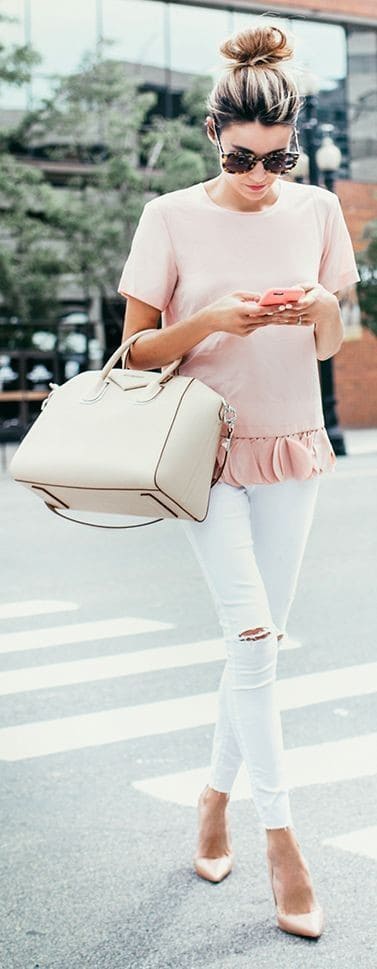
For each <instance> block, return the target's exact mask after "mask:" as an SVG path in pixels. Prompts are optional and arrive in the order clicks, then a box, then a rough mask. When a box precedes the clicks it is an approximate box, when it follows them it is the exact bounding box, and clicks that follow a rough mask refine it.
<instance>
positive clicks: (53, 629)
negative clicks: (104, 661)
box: [0, 616, 172, 653]
mask: <svg viewBox="0 0 377 969" xmlns="http://www.w3.org/2000/svg"><path fill="white" fill-rule="evenodd" d="M159 629H172V624H171V623H169V622H158V621H157V619H139V618H135V617H133V616H120V617H119V619H111V618H108V619H96V620H94V621H93V622H78V623H69V624H68V625H65V626H50V627H49V628H48V629H27V630H26V631H23V632H14V633H2V634H1V635H0V653H16V652H19V651H20V650H24V649H47V647H48V646H61V645H63V644H64V643H88V642H90V641H91V640H93V639H112V638H113V637H118V636H133V635H134V634H136V633H149V632H155V631H157V630H159Z"/></svg>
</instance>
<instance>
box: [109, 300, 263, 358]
mask: <svg viewBox="0 0 377 969" xmlns="http://www.w3.org/2000/svg"><path fill="white" fill-rule="evenodd" d="M260 295H261V294H260V293H255V292H244V291H243V290H237V291H236V292H235V293H226V294H225V296H220V297H219V299H217V300H215V302H214V303H208V305H207V306H203V307H202V308H201V309H200V310H198V311H197V312H196V313H193V315H192V316H189V317H188V318H187V320H179V321H178V322H177V323H172V324H171V325H170V326H167V327H164V328H163V329H162V330H157V322H158V318H159V315H160V310H159V309H157V308H156V307H155V306H151V305H150V304H149V303H145V302H144V301H143V300H140V299H136V297H135V296H128V297H127V307H126V314H125V319H124V327H123V335H122V342H123V341H124V340H126V339H127V338H128V337H129V336H132V335H133V334H134V333H137V332H138V330H146V329H149V328H152V327H155V328H156V334H148V336H146V337H145V338H144V337H143V339H140V340H137V342H136V343H135V344H134V345H133V347H132V348H131V349H130V352H129V356H128V359H129V362H130V369H135V370H148V369H153V368H155V367H165V366H166V365H167V364H168V363H172V362H173V360H177V359H178V358H179V357H183V356H184V355H185V353H187V352H188V350H191V349H192V347H195V346H196V344H197V343H200V341H201V340H204V339H205V337H207V336H209V335H210V334H211V333H215V332H217V331H223V332H225V333H233V334H234V335H235V336H241V337H243V336H248V335H249V334H250V333H252V332H253V330H256V329H257V328H258V327H260V326H267V325H268V324H269V323H270V316H269V312H268V309H267V307H265V306H259V303H258V301H259V297H260ZM131 356H132V361H131ZM122 364H123V365H124V356H123V359H122Z"/></svg>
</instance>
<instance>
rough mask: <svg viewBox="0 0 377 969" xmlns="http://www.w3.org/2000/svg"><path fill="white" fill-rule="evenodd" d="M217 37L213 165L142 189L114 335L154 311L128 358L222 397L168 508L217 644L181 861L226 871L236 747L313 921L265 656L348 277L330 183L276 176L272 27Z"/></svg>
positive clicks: (349, 256) (321, 446)
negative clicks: (210, 456)
mask: <svg viewBox="0 0 377 969" xmlns="http://www.w3.org/2000/svg"><path fill="white" fill-rule="evenodd" d="M220 51H221V53H222V54H224V55H225V57H226V58H227V65H226V67H225V70H224V72H223V73H222V75H221V76H220V78H219V79H218V81H217V83H216V84H215V86H214V88H213V90H212V92H211V93H210V95H209V97H208V101H207V109H208V116H207V118H206V127H207V134H208V137H209V138H210V140H211V142H212V143H213V144H214V146H215V147H216V149H217V150H218V152H219V160H220V166H221V171H220V173H219V175H217V176H216V177H215V178H212V179H209V180H208V181H206V182H198V183H196V184H194V185H191V186H190V187H188V188H186V189H181V190H177V191H173V192H168V193H166V194H165V195H163V196H161V197H158V198H154V199H152V200H151V201H149V202H148V203H147V204H146V205H145V207H144V210H143V212H142V215H141V218H140V221H139V224H138V227H137V229H136V232H135V235H134V238H133V242H132V247H131V251H130V254H129V257H128V259H127V261H126V263H125V266H124V269H123V273H122V276H121V280H120V283H119V287H118V291H119V292H120V293H122V294H123V295H124V296H127V309H126V315H125V327H124V333H123V339H126V338H127V337H128V336H130V335H131V334H133V333H135V332H136V331H137V330H140V329H143V328H148V327H153V326H157V322H158V318H159V315H160V312H161V313H162V329H161V330H159V331H157V332H156V335H151V334H150V335H148V336H146V337H145V338H143V339H140V340H139V341H138V342H137V343H136V344H135V345H134V346H133V347H132V351H131V353H130V355H129V358H128V359H129V363H128V365H129V366H131V367H133V368H136V369H148V368H156V367H160V366H165V365H167V364H168V363H170V362H171V361H172V360H174V359H177V358H178V357H182V358H183V359H182V363H181V365H180V368H179V371H180V373H182V374H192V375H195V376H197V377H199V378H200V379H201V380H203V381H204V382H206V383H208V384H209V385H210V386H211V387H213V388H214V389H215V390H217V391H219V392H220V393H221V394H222V395H223V396H224V397H225V398H226V399H227V400H228V401H229V402H230V403H231V404H233V405H234V407H235V408H236V411H237V424H236V431H235V436H234V439H233V443H232V447H231V450H230V454H229V457H228V461H227V464H226V466H225V469H224V472H223V474H222V476H221V478H220V480H219V482H218V483H217V484H216V485H215V486H214V487H213V488H212V491H211V496H210V503H209V509H208V514H207V517H206V519H205V520H204V521H203V522H193V521H183V520H182V521H181V524H182V527H183V528H184V530H185V532H186V534H187V537H188V539H189V541H190V542H191V544H192V547H193V549H194V551H195V554H196V555H197V558H198V561H199V563H200V566H201V568H202V570H203V573H204V575H205V577H206V580H207V582H208V586H209V588H210V590H211V593H212V595H213V598H214V601H215V603H216V606H217V610H218V616H219V621H220V623H221V626H222V629H223V632H224V639H225V646H226V654H227V662H226V665H225V668H224V672H223V676H222V680H221V684H220V690H219V705H218V720H217V723H216V728H215V734H214V742H213V750H212V760H211V772H210V776H209V783H208V784H207V785H206V787H205V789H204V790H203V791H202V792H201V795H200V798H199V803H198V811H199V821H200V830H199V841H198V847H197V851H196V854H195V858H194V864H195V870H196V871H197V873H198V874H199V875H201V877H203V878H206V879H208V880H210V881H217V882H218V881H220V880H221V879H222V878H224V877H225V876H226V875H227V874H228V873H229V872H230V870H231V867H232V862H233V853H232V845H231V839H230V832H229V824H228V817H227V805H228V802H229V798H230V792H231V788H232V784H233V782H234V780H235V777H236V775H237V773H238V770H239V767H240V765H241V762H242V760H244V761H245V763H246V767H247V771H248V776H249V779H250V785H251V791H252V795H253V800H254V803H255V807H256V810H257V813H258V817H259V818H260V821H261V823H262V825H263V827H264V829H265V831H266V841H267V862H268V868H269V873H270V878H271V886H272V892H273V895H274V901H275V905H276V915H277V924H278V926H279V927H280V928H281V929H283V930H284V931H287V932H291V933H294V934H297V935H307V936H312V937H318V936H319V935H320V934H321V932H322V928H323V924H324V914H323V910H322V907H321V906H320V905H319V903H318V901H317V897H316V895H315V891H314V888H313V885H312V882H311V878H310V873H309V870H308V867H307V864H306V861H305V858H304V857H303V855H302V853H301V850H300V846H299V843H298V841H297V839H296V837H295V834H294V825H293V819H292V813H291V807H290V801H289V791H288V788H287V781H286V777H285V772H284V750H283V739H282V727H281V719H280V712H279V709H278V703H277V694H276V665H277V653H278V644H279V641H281V639H282V637H283V636H284V634H285V629H286V623H287V618H288V614H289V610H290V607H291V605H292V601H293V597H294V593H295V589H296V584H297V580H298V575H299V570H300V566H301V562H302V557H303V553H304V548H305V544H306V541H307V538H308V534H309V530H310V527H311V522H312V519H313V513H314V508H315V502H316V498H317V492H318V485H319V478H320V476H321V474H322V473H324V472H326V471H331V470H332V469H333V467H334V463H335V456H334V453H333V451H332V448H331V444H330V441H329V439H328V436H327V433H326V430H325V428H324V419H323V412H322V406H321V394H320V384H319V375H318V364H317V360H326V359H327V358H329V357H331V356H332V355H333V354H334V353H336V352H337V350H338V349H339V347H340V345H341V342H342V339H343V329H342V321H341V316H340V311H339V304H338V299H337V292H338V291H339V290H341V289H343V288H344V287H346V286H348V285H349V284H351V283H353V282H356V281H357V280H358V279H359V278H360V277H359V275H358V272H357V269H356V264H355V259H354V254H353V250H352V245H351V240H350V237H349V234H348V230H347V228H346V225H345V222H344V218H343V215H342V210H341V208H340V204H339V201H338V198H337V196H336V195H334V194H332V193H330V192H328V191H327V190H326V189H324V188H320V187H317V186H312V185H306V184H305V185H304V184H298V183H295V182H294V181H289V180H283V179H282V178H281V176H282V175H284V173H285V172H287V171H289V169H290V167H292V166H293V165H294V164H295V163H296V161H297V157H298V144H297V129H296V122H297V116H298V112H299V109H300V106H301V104H300V97H299V94H298V90H297V87H296V84H295V81H294V79H293V77H292V76H290V74H289V72H288V70H287V68H286V66H285V65H284V64H283V63H282V62H283V61H284V60H286V59H289V58H290V57H291V56H292V52H293V47H292V44H291V43H290V41H289V40H288V39H287V35H286V34H285V33H284V32H283V31H282V30H280V28H277V27H274V26H266V25H263V26H258V27H256V28H253V29H246V30H243V31H241V32H240V33H238V34H237V35H236V36H233V37H230V38H229V39H227V40H226V41H225V42H224V43H223V44H222V45H221V47H220ZM297 285H301V286H302V288H303V289H304V291H305V294H304V296H302V297H301V298H300V300H299V302H298V303H292V304H290V303H288V302H287V303H285V304H281V305H279V306H275V307H272V306H260V305H259V303H258V300H259V297H260V295H261V293H263V292H264V290H266V289H267V288H270V287H278V288H284V287H292V286H297ZM218 460H219V461H220V460H221V458H220V454H219V457H218ZM292 913H293V914H292Z"/></svg>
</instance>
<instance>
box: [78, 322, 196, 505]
mask: <svg viewBox="0 0 377 969" xmlns="http://www.w3.org/2000/svg"><path fill="white" fill-rule="evenodd" d="M145 333H156V327H153V328H148V329H146V330H138V331H137V333H133V334H132V336H129V337H128V338H127V340H124V341H123V343H121V344H120V346H119V347H118V348H117V349H116V350H114V353H112V354H111V357H109V359H108V360H107V361H106V363H105V364H104V366H103V367H102V370H101V373H100V375H99V377H98V380H97V381H96V383H95V385H94V387H93V389H92V393H91V396H90V397H84V398H82V399H83V400H86V401H89V400H93V399H94V398H95V397H97V396H98V395H99V394H100V393H101V391H102V390H103V388H104V385H105V383H106V378H107V377H108V375H109V373H110V370H112V368H113V367H114V366H115V364H116V363H118V360H120V358H121V356H122V354H123V353H124V351H126V355H125V358H124V362H126V360H127V356H128V352H129V350H130V347H131V346H132V344H133V343H135V342H136V340H138V339H139V337H141V336H143V335H144V334H145ZM181 360H182V357H178V359H177V360H173V362H172V363H169V365H168V366H167V367H165V370H164V372H163V373H159V374H157V376H156V380H153V381H152V382H151V383H150V384H149V385H148V387H147V390H146V393H145V394H144V395H142V397H141V399H142V400H150V399H151V398H152V397H155V395H156V394H157V393H158V392H159V390H160V388H161V386H162V385H163V384H164V383H165V380H167V379H168V378H169V377H170V375H171V374H173V373H174V371H175V370H176V369H177V367H179V364H180V363H181ZM158 520H159V521H160V519H158Z"/></svg>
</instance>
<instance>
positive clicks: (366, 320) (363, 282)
mask: <svg viewBox="0 0 377 969" xmlns="http://www.w3.org/2000/svg"><path fill="white" fill-rule="evenodd" d="M364 238H365V239H369V243H368V245H367V248H366V249H365V251H364V252H363V253H362V254H361V255H360V256H359V258H358V260H357V268H358V270H359V274H360V282H359V283H358V284H357V293H358V299H359V304H360V310H361V322H362V323H363V325H364V326H367V327H369V329H370V330H372V332H373V333H375V334H376V336H377V220H375V221H373V222H369V223H368V224H367V226H366V227H365V230H364Z"/></svg>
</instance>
